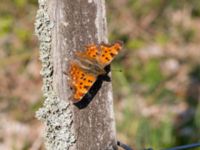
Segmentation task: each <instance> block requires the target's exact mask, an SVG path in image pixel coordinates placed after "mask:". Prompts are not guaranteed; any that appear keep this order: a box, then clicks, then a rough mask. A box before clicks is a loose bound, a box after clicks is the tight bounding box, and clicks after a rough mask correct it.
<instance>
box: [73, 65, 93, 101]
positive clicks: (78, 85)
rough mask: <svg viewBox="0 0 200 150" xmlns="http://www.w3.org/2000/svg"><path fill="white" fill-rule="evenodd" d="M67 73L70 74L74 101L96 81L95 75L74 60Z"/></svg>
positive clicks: (79, 98) (78, 99) (81, 96)
mask: <svg viewBox="0 0 200 150" xmlns="http://www.w3.org/2000/svg"><path fill="white" fill-rule="evenodd" d="M69 75H70V76H71V78H70V79H71V81H70V87H71V88H72V90H73V100H74V102H75V103H76V102H78V101H80V100H81V99H82V98H83V97H84V95H85V94H86V93H87V92H88V91H89V89H90V88H91V86H92V85H93V84H94V82H95V81H96V76H95V75H93V74H89V73H87V72H86V71H84V70H83V69H81V68H80V67H79V65H78V64H77V63H75V62H72V63H71V64H70V67H69Z"/></svg>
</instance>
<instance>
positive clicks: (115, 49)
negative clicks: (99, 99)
mask: <svg viewBox="0 0 200 150" xmlns="http://www.w3.org/2000/svg"><path fill="white" fill-rule="evenodd" d="M122 45H123V43H122V42H121V41H118V42H115V43H114V44H112V45H107V44H100V55H99V57H98V62H99V64H101V65H102V66H103V67H105V66H107V65H109V64H110V63H111V61H112V60H113V59H114V58H115V56H116V55H117V54H118V53H119V51H120V50H121V48H122Z"/></svg>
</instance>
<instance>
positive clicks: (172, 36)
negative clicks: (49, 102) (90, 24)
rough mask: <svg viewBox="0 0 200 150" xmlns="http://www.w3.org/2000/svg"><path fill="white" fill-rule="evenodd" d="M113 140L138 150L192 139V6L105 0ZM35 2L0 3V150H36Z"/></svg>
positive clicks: (195, 37)
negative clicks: (117, 47) (113, 54)
mask: <svg viewBox="0 0 200 150" xmlns="http://www.w3.org/2000/svg"><path fill="white" fill-rule="evenodd" d="M106 7H107V20H108V31H109V41H110V42H113V41H116V40H122V41H124V43H125V45H124V49H123V51H122V52H121V54H120V56H118V57H117V58H116V60H115V61H114V62H113V63H112V68H113V70H117V69H120V70H122V72H119V71H113V78H112V83H113V87H114V88H113V92H114V105H115V117H116V126H117V138H118V139H119V140H120V141H123V142H124V143H127V144H129V145H130V146H132V147H134V148H137V149H142V148H144V147H153V148H154V149H160V148H167V147H172V146H175V145H182V144H189V143H192V142H198V140H199V139H200V120H199V119H198V118H199V117H200V104H199V101H200V1H199V0H190V1H189V0H173V1H167V0H106ZM37 8H38V6H37V1H36V0H1V3H0V60H1V61H0V67H1V68H0V80H1V82H0V149H5V150H29V149H31V150H39V149H44V146H43V143H42V140H41V136H42V128H43V127H42V124H41V123H40V122H39V121H37V119H35V117H34V115H35V111H36V110H38V108H39V107H40V106H41V105H42V102H43V98H42V92H41V86H42V82H41V77H40V74H39V71H40V61H39V60H38V58H39V56H38V55H39V54H38V53H39V50H38V47H39V45H38V42H37V39H36V36H35V34H34V19H35V15H36V10H37Z"/></svg>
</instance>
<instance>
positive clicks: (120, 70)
mask: <svg viewBox="0 0 200 150" xmlns="http://www.w3.org/2000/svg"><path fill="white" fill-rule="evenodd" d="M111 71H118V72H122V69H111Z"/></svg>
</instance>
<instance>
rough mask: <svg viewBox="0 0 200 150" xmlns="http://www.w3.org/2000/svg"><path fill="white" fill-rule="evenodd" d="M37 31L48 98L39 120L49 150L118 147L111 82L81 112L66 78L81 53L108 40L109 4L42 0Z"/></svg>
mask: <svg viewBox="0 0 200 150" xmlns="http://www.w3.org/2000/svg"><path fill="white" fill-rule="evenodd" d="M35 31H36V34H37V36H38V39H39V41H40V59H41V62H42V70H41V75H42V76H43V93H44V97H45V102H44V105H43V107H42V108H40V109H39V111H37V113H36V116H37V117H38V118H39V119H40V120H42V121H43V122H44V123H45V141H46V142H45V144H46V149H48V150H51V149H52V150H67V149H70V150H114V149H117V146H116V139H115V122H114V115H113V99H112V86H111V83H110V82H103V84H102V87H101V88H100V90H99V91H98V93H97V95H96V96H95V97H94V99H93V100H92V101H91V103H89V104H88V105H87V106H86V107H85V108H84V109H79V108H78V107H76V106H75V105H74V104H73V103H72V102H70V101H69V96H70V94H71V92H70V89H69V87H68V84H67V76H66V75H64V74H63V71H66V70H67V64H68V62H69V61H70V59H71V58H72V55H73V53H74V52H75V51H76V50H81V49H83V48H84V46H85V45H86V44H89V43H100V42H102V41H104V42H107V27H106V16H105V2H104V0H88V1H87V0H48V1H47V0H39V10H38V12H37V16H36V22H35ZM65 59H67V60H68V61H65Z"/></svg>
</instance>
